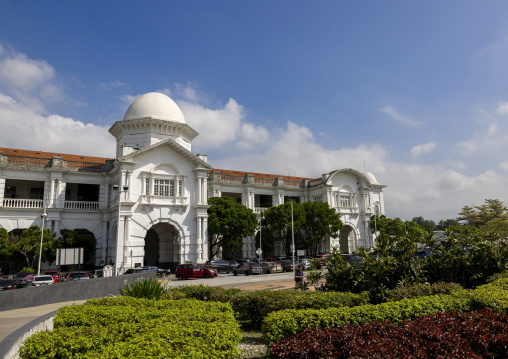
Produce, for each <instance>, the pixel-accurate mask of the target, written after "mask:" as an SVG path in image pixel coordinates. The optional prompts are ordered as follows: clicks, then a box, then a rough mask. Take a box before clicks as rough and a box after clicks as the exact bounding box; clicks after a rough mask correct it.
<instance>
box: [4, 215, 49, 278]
mask: <svg viewBox="0 0 508 359" xmlns="http://www.w3.org/2000/svg"><path fill="white" fill-rule="evenodd" d="M4 236H5V234H2V235H0V237H1V238H2V239H1V240H2V244H1V247H2V249H1V252H2V254H4V253H5V254H8V255H14V254H16V253H19V254H21V255H22V257H23V258H24V260H25V262H26V266H27V267H29V268H35V266H36V263H37V262H38V260H39V248H40V243H41V229H40V228H39V226H36V225H34V226H30V227H29V228H27V229H25V230H23V232H21V234H20V235H18V236H14V235H10V236H8V237H7V238H6V239H5V237H4ZM54 253H55V233H54V232H51V231H50V230H49V229H45V230H44V234H43V240H42V258H41V261H42V262H46V261H52V260H53V259H54Z"/></svg>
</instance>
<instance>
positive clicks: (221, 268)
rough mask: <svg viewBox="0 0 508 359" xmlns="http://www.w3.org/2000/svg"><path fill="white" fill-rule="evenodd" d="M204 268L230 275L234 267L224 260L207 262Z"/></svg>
mask: <svg viewBox="0 0 508 359" xmlns="http://www.w3.org/2000/svg"><path fill="white" fill-rule="evenodd" d="M206 267H207V268H212V269H215V270H216V271H217V272H219V273H230V272H231V271H232V270H233V268H234V266H233V265H232V264H231V263H229V261H227V260H225V259H217V260H214V261H207V262H206Z"/></svg>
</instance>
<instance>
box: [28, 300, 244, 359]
mask: <svg viewBox="0 0 508 359" xmlns="http://www.w3.org/2000/svg"><path fill="white" fill-rule="evenodd" d="M54 328H55V329H54V330H53V331H50V332H40V333H37V334H34V335H33V336H31V337H30V338H28V339H27V340H26V342H25V344H24V345H23V347H22V348H21V351H20V358H99V357H100V358H235V357H236V356H238V354H239V350H238V349H237V348H236V346H237V345H238V343H239V342H240V339H241V331H240V327H239V325H238V323H237V322H236V320H235V318H234V315H233V310H232V309H231V306H230V305H229V304H227V303H218V302H203V301H197V300H193V299H184V300H176V301H171V300H158V301H155V300H148V299H138V298H132V297H116V298H103V299H96V300H89V301H88V302H87V303H85V304H83V305H79V306H76V305H73V306H69V307H64V308H62V309H61V310H60V311H59V312H58V313H57V315H56V316H55V319H54Z"/></svg>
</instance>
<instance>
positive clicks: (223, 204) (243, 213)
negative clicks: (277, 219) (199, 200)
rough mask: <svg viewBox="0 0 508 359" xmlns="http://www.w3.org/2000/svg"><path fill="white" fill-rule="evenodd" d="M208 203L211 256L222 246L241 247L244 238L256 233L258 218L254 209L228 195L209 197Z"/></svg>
mask: <svg viewBox="0 0 508 359" xmlns="http://www.w3.org/2000/svg"><path fill="white" fill-rule="evenodd" d="M208 204H209V205H210V207H209V208H208V239H209V251H210V258H213V257H215V256H216V255H217V253H219V251H220V249H221V248H222V247H229V248H232V249H237V248H240V247H241V245H242V239H243V238H244V237H247V236H252V235H253V234H254V233H255V231H256V227H257V225H258V220H257V218H256V214H255V213H254V212H253V211H252V209H250V208H247V207H245V206H244V205H242V204H240V203H237V202H236V200H235V199H234V198H231V197H227V196H224V197H212V198H209V199H208Z"/></svg>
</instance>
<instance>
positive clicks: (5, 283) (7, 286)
mask: <svg viewBox="0 0 508 359" xmlns="http://www.w3.org/2000/svg"><path fill="white" fill-rule="evenodd" d="M11 289H16V283H15V282H14V280H12V279H0V291H1V290H11Z"/></svg>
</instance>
